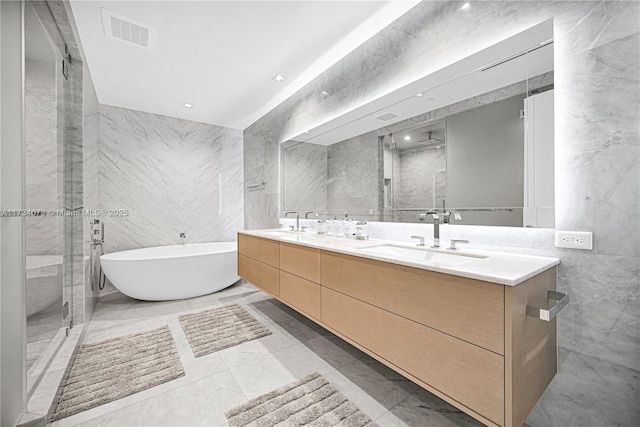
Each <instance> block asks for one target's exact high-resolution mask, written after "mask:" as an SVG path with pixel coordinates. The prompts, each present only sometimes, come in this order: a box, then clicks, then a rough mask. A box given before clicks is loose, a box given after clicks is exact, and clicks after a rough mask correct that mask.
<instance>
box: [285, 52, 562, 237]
mask: <svg viewBox="0 0 640 427" xmlns="http://www.w3.org/2000/svg"><path fill="white" fill-rule="evenodd" d="M552 64H553V43H552V41H549V42H547V43H544V44H542V45H536V46H533V47H527V48H526V49H524V50H523V51H522V53H521V54H519V55H511V56H509V57H506V58H504V59H503V60H501V61H497V62H495V61H494V62H493V63H491V64H489V65H488V66H485V67H481V68H480V69H479V70H474V72H473V73H467V74H465V75H463V76H461V77H459V78H456V79H453V80H451V81H450V82H447V84H446V85H444V86H446V87H443V86H442V85H441V86H440V87H438V88H434V91H423V92H421V93H418V94H417V96H415V98H420V99H419V101H420V102H423V105H424V102H426V103H429V102H431V101H436V99H435V98H434V99H430V97H432V96H433V94H434V93H435V92H436V90H437V91H438V93H440V94H442V93H447V94H448V95H446V96H444V97H442V96H441V98H444V99H449V100H450V101H455V102H451V103H448V104H446V105H442V99H439V100H438V101H439V103H440V105H442V106H439V107H437V108H433V109H431V110H428V111H426V112H424V113H421V114H418V115H415V116H413V117H410V118H408V119H404V120H400V119H401V118H402V117H400V116H399V115H398V117H395V121H394V117H392V116H393V115H394V111H398V110H399V108H395V107H394V106H390V107H388V108H386V109H384V110H383V111H379V112H378V113H377V117H376V118H377V119H378V120H377V121H378V123H380V122H383V121H384V119H387V120H388V123H385V124H383V125H382V126H378V127H377V128H375V129H373V130H371V131H368V132H366V133H362V134H360V135H357V136H354V137H350V138H346V139H343V140H338V141H335V142H334V141H331V140H330V138H328V137H327V134H324V135H322V136H321V137H322V138H316V139H317V140H318V141H320V140H322V142H321V143H320V142H319V143H313V142H314V141H313V139H314V138H309V140H308V142H301V141H293V140H292V141H287V142H285V143H283V144H282V145H281V150H282V157H281V162H282V181H281V182H282V205H281V206H282V210H283V211H291V210H295V211H301V212H305V211H315V212H318V213H319V214H320V215H321V216H322V217H324V218H333V217H337V218H340V217H344V216H349V217H351V218H357V219H368V220H375V221H392V222H417V221H418V218H419V215H420V213H422V212H425V211H437V212H442V213H446V212H449V213H450V212H456V213H458V214H459V215H445V217H446V218H451V219H452V221H453V222H455V223H459V224H474V225H499V226H516V227H523V226H524V227H546V228H552V227H553V226H554V206H553V205H554V192H553V187H554V182H553V167H554V166H553V69H552ZM487 70H490V73H491V74H492V76H493V77H491V78H490V79H492V80H491V84H487V85H485V86H484V88H485V89H487V88H489V89H490V90H486V91H484V92H482V93H478V86H480V88H483V86H482V85H483V83H484V82H483V79H484V80H487V81H488V80H490V79H488V78H487V77H486V76H488V75H489V74H482V73H483V72H485V71H487ZM514 70H517V71H514ZM511 71H513V72H512V73H510V72H511ZM514 73H515V74H516V75H525V76H526V78H525V79H523V80H519V81H518V80H516V79H514V75H512V74H514ZM495 76H498V79H497V80H496V78H495ZM500 79H502V80H503V81H505V82H507V83H508V84H506V85H496V84H495V82H496V81H498V80H500ZM514 81H515V82H514ZM471 87H472V88H473V90H471V91H470V93H472V94H473V96H471V97H467V98H464V97H463V96H461V95H463V94H464V93H469V88H471ZM443 89H446V90H443ZM447 97H448V98H447ZM412 102H414V103H415V101H412ZM434 104H438V102H434ZM365 119H366V118H365ZM334 133H335V134H336V135H340V129H339V128H338V131H337V132H334ZM453 218H455V219H457V220H454V219H453Z"/></svg>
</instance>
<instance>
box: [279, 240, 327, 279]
mask: <svg viewBox="0 0 640 427" xmlns="http://www.w3.org/2000/svg"><path fill="white" fill-rule="evenodd" d="M280 269H281V270H283V271H288V272H289V273H291V274H295V275H296V276H300V277H302V278H304V279H307V280H311V281H312V282H316V283H320V250H318V249H312V248H307V247H305V246H300V245H290V244H288V243H280Z"/></svg>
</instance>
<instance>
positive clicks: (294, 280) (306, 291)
mask: <svg viewBox="0 0 640 427" xmlns="http://www.w3.org/2000/svg"><path fill="white" fill-rule="evenodd" d="M320 294H321V291H320V285H318V284H316V283H313V282H310V281H308V280H305V279H302V278H300V277H298V276H294V275H293V274H290V273H287V272H286V271H280V299H282V300H283V301H284V302H286V303H288V304H291V305H292V306H293V307H295V308H296V309H298V310H299V311H301V312H303V313H304V314H307V315H309V316H311V317H314V318H315V319H318V320H320Z"/></svg>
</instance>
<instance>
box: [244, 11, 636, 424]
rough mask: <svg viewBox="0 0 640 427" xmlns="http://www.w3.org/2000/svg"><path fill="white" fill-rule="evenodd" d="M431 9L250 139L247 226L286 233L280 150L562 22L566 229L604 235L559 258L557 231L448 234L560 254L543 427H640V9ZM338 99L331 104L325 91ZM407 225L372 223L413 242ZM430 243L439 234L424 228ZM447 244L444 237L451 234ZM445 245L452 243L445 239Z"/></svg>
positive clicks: (396, 27)
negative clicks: (256, 189) (555, 349)
mask: <svg viewBox="0 0 640 427" xmlns="http://www.w3.org/2000/svg"><path fill="white" fill-rule="evenodd" d="M459 6H460V3H459V2H422V3H420V4H418V5H417V6H416V7H414V8H413V9H412V10H411V11H409V12H408V13H407V14H405V15H404V16H402V17H401V18H400V19H398V20H396V21H395V22H394V23H392V24H391V25H390V26H389V27H387V28H386V29H384V30H383V31H381V32H380V33H378V34H377V35H376V36H374V37H372V38H371V39H370V40H368V41H367V42H366V43H365V44H364V45H362V46H361V47H359V48H358V49H356V50H355V51H354V52H352V53H351V54H349V55H347V56H346V57H345V58H343V59H342V60H341V61H339V62H338V63H337V64H335V65H334V66H333V67H331V68H330V69H329V70H327V71H326V72H325V73H323V74H322V75H320V76H319V77H318V78H317V79H315V80H314V81H312V82H311V83H310V84H308V85H307V86H305V88H303V89H302V90H300V91H299V92H297V93H296V94H294V95H293V96H292V97H290V98H289V99H288V100H286V101H285V102H283V103H282V104H280V105H279V106H278V107H276V108H275V109H273V110H272V111H271V112H270V113H269V114H267V115H266V116H264V117H263V118H261V119H260V120H258V121H257V122H256V123H254V124H253V125H252V126H251V127H249V128H248V129H246V130H245V133H244V147H245V148H244V154H245V165H244V167H245V175H246V176H247V178H249V177H251V178H254V177H255V178H259V179H260V180H264V181H266V182H267V188H265V191H264V192H262V193H261V194H259V195H257V194H253V193H247V192H245V226H246V228H248V229H255V228H266V227H273V226H277V224H278V217H277V216H278V205H277V201H278V198H279V195H278V187H277V185H269V183H270V182H271V183H272V184H273V181H274V180H275V181H277V179H278V159H279V143H280V142H281V141H283V140H286V139H287V138H288V137H289V136H290V135H292V134H296V133H300V132H302V131H304V130H305V129H308V128H310V127H313V126H314V125H315V124H319V123H322V122H324V121H326V120H328V119H330V118H331V117H333V116H335V115H336V114H340V113H344V112H346V111H349V110H350V109H352V108H354V107H357V106H359V105H362V104H363V103H365V102H367V101H368V100H371V99H375V98H377V97H379V96H380V95H383V94H385V93H386V92H388V91H391V90H393V89H395V88H398V87H401V86H403V85H404V84H406V83H408V82H411V81H413V80H416V79H417V78H419V77H421V76H423V75H425V74H428V73H430V72H431V71H434V70H437V69H439V68H441V67H442V66H443V65H447V64H449V63H452V62H454V61H456V60H458V59H461V58H463V57H465V56H467V55H469V54H470V53H473V52H476V51H478V50H480V49H482V48H484V47H487V46H489V45H491V44H494V43H496V42H498V41H500V40H502V39H504V38H506V37H508V36H510V35H513V34H515V33H517V32H520V31H522V30H524V29H526V28H529V27H531V26H533V25H536V24H538V23H540V22H543V21H544V20H547V19H550V18H553V19H554V39H555V71H554V79H555V97H556V98H555V110H556V113H555V114H556V120H555V122H556V130H555V141H556V153H555V155H556V227H557V229H559V230H586V231H592V232H593V234H594V250H593V251H577V250H570V249H557V248H555V247H554V244H553V230H532V229H519V228H508V227H480V226H476V227H474V226H458V227H460V228H456V229H455V230H454V228H455V227H456V226H446V227H443V229H445V230H446V229H448V228H449V227H451V235H454V234H455V235H456V237H460V238H465V239H466V238H468V239H469V240H470V241H471V242H472V245H474V244H475V245H479V246H490V247H492V248H495V249H506V250H514V251H519V252H524V253H533V254H535V253H541V254H547V255H552V256H556V257H559V258H560V260H561V264H560V266H559V269H558V287H559V289H560V290H561V291H562V292H568V293H569V294H570V295H571V303H570V304H569V306H568V307H567V308H566V309H565V310H564V311H563V313H561V315H560V318H559V323H558V324H559V343H560V347H561V360H560V366H559V374H558V375H557V376H556V378H555V379H554V381H553V382H552V384H551V386H550V387H549V389H548V390H547V392H546V393H545V394H544V395H543V397H542V399H541V400H540V402H539V403H538V405H537V406H536V408H535V409H534V411H533V413H532V414H531V415H530V417H529V418H528V419H527V425H528V426H530V427H534V426H579V425H586V424H585V422H586V423H587V424H588V423H592V424H593V425H635V424H638V423H639V422H640V413H639V410H638V408H637V406H631V405H629V404H628V402H629V400H628V399H622V398H621V396H632V397H633V398H634V399H635V401H638V400H640V384H639V378H640V351H639V349H640V307H639V305H640V136H639V135H638V133H639V125H640V117H639V113H638V112H639V111H640V82H639V73H638V69H639V57H640V41H639V30H640V3H638V2H633V1H606V2H599V1H598V2H591V1H576V2H569V1H558V2H547V1H539V2H535V1H533V2H526V1H523V2H498V1H495V2H494V1H486V2H471V8H470V9H469V10H467V11H462V10H459ZM323 90H325V91H327V92H329V93H330V94H331V96H329V97H325V98H322V96H321V91H323ZM407 227H420V225H417V224H415V225H411V226H408V225H404V226H403V225H402V224H388V223H385V224H376V225H375V226H372V224H370V231H369V233H370V235H372V236H374V237H375V236H379V237H385V236H386V237H393V238H402V239H404V238H405V236H404V233H405V232H406V231H408V229H407ZM422 227H424V228H422V229H421V230H425V232H426V233H427V235H429V234H428V233H430V232H432V228H430V227H431V226H427V225H424V224H423V225H422ZM441 232H443V233H444V231H441ZM443 237H444V238H445V239H446V238H448V237H446V236H443Z"/></svg>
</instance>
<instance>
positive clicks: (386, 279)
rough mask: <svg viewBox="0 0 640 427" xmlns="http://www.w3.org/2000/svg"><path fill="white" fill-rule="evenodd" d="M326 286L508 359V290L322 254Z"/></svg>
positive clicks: (458, 278)
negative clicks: (505, 298)
mask: <svg viewBox="0 0 640 427" xmlns="http://www.w3.org/2000/svg"><path fill="white" fill-rule="evenodd" d="M322 285H323V286H325V287H328V288H331V289H334V290H336V291H338V292H341V293H343V294H346V295H349V296H352V297H354V298H357V299H359V300H362V301H365V302H367V303H369V304H372V305H375V306H377V307H380V308H383V309H385V310H388V311H391V312H393V313H396V314H398V315H400V316H402V317H406V318H408V319H411V320H414V321H416V322H418V323H421V324H423V325H426V326H429V327H431V328H434V329H437V330H439V331H442V332H444V333H447V334H449V335H453V336H454V337H458V338H460V339H463V340H465V341H468V342H470V343H473V344H476V345H478V346H480V347H483V348H486V349H488V350H491V351H493V352H495V353H498V354H501V355H504V286H502V285H499V284H495V283H488V282H482V281H479V280H472V279H467V278H464V277H458V276H452V275H448V274H441V273H436V272H432V271H426V270H421V269H419V268H412V267H406V266H402V265H397V264H391V263H386V262H380V261H374V260H370V259H366V258H360V257H353V256H349V255H343V254H338V253H335V252H328V251H323V252H322Z"/></svg>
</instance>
